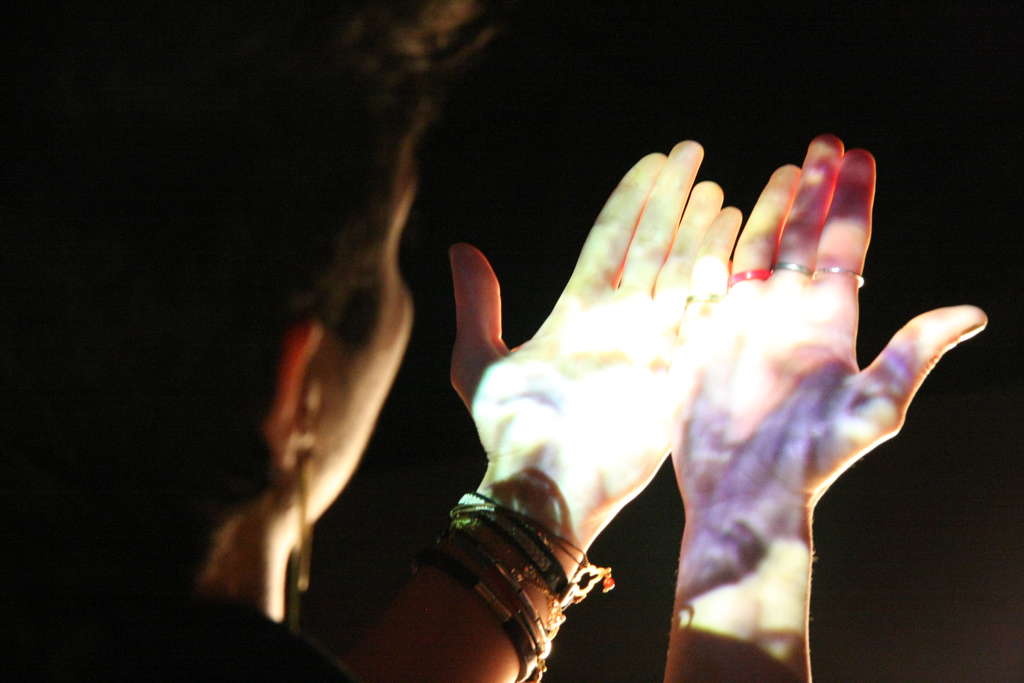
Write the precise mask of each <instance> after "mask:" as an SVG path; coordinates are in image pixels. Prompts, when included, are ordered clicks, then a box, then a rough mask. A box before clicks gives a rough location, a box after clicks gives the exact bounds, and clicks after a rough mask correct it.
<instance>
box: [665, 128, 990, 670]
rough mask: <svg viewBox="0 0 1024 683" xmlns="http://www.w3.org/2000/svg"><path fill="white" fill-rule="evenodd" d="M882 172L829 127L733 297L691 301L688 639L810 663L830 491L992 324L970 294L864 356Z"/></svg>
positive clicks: (685, 444) (686, 390)
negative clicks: (865, 359) (956, 354)
mask: <svg viewBox="0 0 1024 683" xmlns="http://www.w3.org/2000/svg"><path fill="white" fill-rule="evenodd" d="M874 185H875V165H874V159H873V158H872V157H871V155H870V154H868V153H867V152H865V151H863V150H852V151H850V152H847V153H845V154H844V152H843V145H842V143H841V142H840V141H839V140H837V139H836V138H834V137H830V136H822V137H819V138H817V139H816V140H815V141H814V142H813V143H812V144H811V146H810V149H809V151H808V154H807V158H806V160H805V162H804V166H803V170H802V172H801V171H800V170H799V169H796V168H795V167H791V166H790V167H784V168H781V169H779V170H778V171H777V172H776V173H775V174H774V175H773V176H772V179H771V181H770V182H769V184H768V186H767V188H766V189H765V191H764V193H763V194H762V196H761V198H760V200H759V201H758V204H757V206H756V208H755V209H754V211H753V213H752V214H751V218H750V221H749V222H748V224H747V226H746V228H745V229H744V232H743V235H742V237H741V238H740V240H739V243H738V244H737V246H736V252H735V257H734V263H733V266H732V272H733V273H734V276H733V279H734V281H735V284H734V285H733V286H732V288H731V289H730V290H729V291H728V295H727V296H724V298H722V299H721V300H720V301H719V302H717V303H704V304H700V303H695V304H691V305H690V306H689V307H688V310H687V313H686V316H685V317H684V321H683V324H682V326H681V330H680V338H679V342H680V343H679V346H678V348H677V352H676V359H675V362H674V364H673V368H672V377H673V383H674V387H675V388H676V390H678V391H679V395H678V396H677V397H676V400H677V401H678V405H679V409H678V413H677V415H676V417H675V422H674V426H673V430H672V434H673V437H672V439H673V443H672V453H673V460H674V464H675V468H676V474H677V478H678V480H679V486H680V490H681V492H682V495H683V499H684V502H685V505H686V517H687V519H686V531H685V533H684V538H683V547H682V554H681V560H680V567H679V583H678V590H677V608H678V614H679V619H680V621H679V624H678V625H679V627H680V629H682V630H677V631H674V633H673V639H674V643H673V649H675V650H677V651H678V649H679V648H678V647H677V646H678V643H677V642H675V641H677V640H678V641H679V642H682V641H684V640H686V638H685V637H684V634H685V633H686V632H687V631H688V630H692V629H704V630H706V631H709V632H711V633H716V634H719V635H724V636H729V637H732V638H735V639H738V640H743V641H747V642H750V643H751V644H753V645H755V646H756V647H759V648H760V649H761V650H763V651H764V652H766V653H768V654H769V655H771V656H772V657H774V658H776V659H778V660H780V661H782V662H785V663H786V664H788V665H789V666H790V668H791V670H792V671H793V672H795V674H796V675H797V676H798V678H805V677H806V676H807V662H806V654H805V650H806V642H805V638H806V605H807V591H808V583H807V577H808V574H809V562H810V548H811V544H810V513H811V511H812V509H813V506H814V504H815V502H816V501H817V500H818V499H819V498H820V496H821V495H822V494H823V493H824V491H825V489H826V488H827V487H828V485H829V484H830V483H831V482H832V481H834V480H835V479H836V478H837V477H838V476H839V475H840V474H841V473H842V472H843V471H844V470H845V469H846V468H847V467H849V466H850V465H851V464H852V463H853V462H854V461H856V460H857V459H858V458H859V457H861V456H862V455H864V453H866V452H867V451H869V450H870V449H871V448H872V447H874V446H875V445H876V444H878V443H879V442H881V441H883V440H885V439H887V438H890V437H891V436H893V435H894V434H895V433H896V432H897V431H898V430H899V428H900V426H901V425H902V423H903V419H904V415H905V413H906V410H907V407H908V405H909V403H910V401H911V399H912V398H913V396H914V393H915V392H916V391H917V389H918V387H919V386H920V385H921V382H922V381H923V380H924V378H925V376H926V375H927V374H928V372H929V370H930V369H931V368H932V367H933V366H934V364H935V363H936V362H937V360H938V359H939V357H940V356H941V355H942V354H943V353H944V352H945V351H946V350H948V349H949V348H951V347H952V346H954V345H955V344H956V343H957V342H958V341H960V340H962V339H965V338H967V337H968V336H970V335H971V334H973V333H975V332H977V331H979V330H980V329H981V328H982V327H984V324H985V315H984V313H982V312H981V311H980V310H978V309H977V308H974V307H971V306H958V307H954V308H943V309H939V310H935V311H931V312H929V313H925V314H923V315H921V316H918V317H917V318H915V319H914V320H912V321H911V322H910V323H908V324H907V325H906V326H905V327H904V328H903V329H902V330H900V331H899V332H898V333H897V334H896V336H895V337H894V338H893V339H892V341H891V342H890V343H889V345H888V346H887V347H886V348H885V350H884V351H883V352H882V353H881V355H879V357H878V358H877V359H876V360H875V361H874V362H873V363H871V365H869V366H868V367H867V368H865V369H864V370H859V366H858V364H857V359H856V355H855V346H856V345H855V340H856V332H857V318H858V308H857V290H858V285H859V281H860V278H859V274H860V273H861V271H862V267H863V264H864V256H865V252H866V250H867V246H868V240H869V237H870V232H871V208H872V202H873V198H874ZM708 259H709V261H708V263H706V264H704V265H703V267H702V268H701V269H700V272H702V273H709V274H710V275H708V276H707V278H708V279H707V280H706V281H704V282H701V283H698V284H699V286H700V287H701V288H702V289H704V290H707V291H709V292H716V291H717V293H718V294H722V295H724V294H725V291H726V280H725V273H726V270H725V264H726V263H727V259H728V247H725V248H720V249H718V250H717V251H714V250H712V252H709V253H708ZM716 263H717V265H716ZM709 264H710V265H709ZM699 265H700V264H699ZM773 266H774V269H775V270H774V273H772V274H771V275H770V277H767V276H768V273H769V271H770V270H771V269H772V268H773ZM748 276H749V277H748ZM695 277H696V274H695ZM745 277H746V278H747V279H744V278H745ZM674 659H675V660H676V665H681V664H680V662H682V661H687V662H690V663H691V664H692V662H693V661H695V660H696V659H699V657H696V656H695V655H693V653H692V652H691V653H690V655H689V656H682V655H678V656H676V657H674ZM672 660H673V657H670V667H669V669H670V673H669V675H668V676H667V680H690V678H688V677H687V676H683V675H678V676H676V675H673V674H672V670H673V669H672V667H673V665H672ZM678 671H682V669H677V672H678ZM758 675H761V676H762V678H761V679H759V678H758V677H757V676H758ZM758 675H752V676H751V678H750V680H762V679H763V675H764V672H761V673H760V674H758ZM691 677H693V678H694V679H695V680H696V679H699V678H700V676H699V675H697V674H693V676H691ZM737 680H743V678H742V677H741V678H740V679H737Z"/></svg>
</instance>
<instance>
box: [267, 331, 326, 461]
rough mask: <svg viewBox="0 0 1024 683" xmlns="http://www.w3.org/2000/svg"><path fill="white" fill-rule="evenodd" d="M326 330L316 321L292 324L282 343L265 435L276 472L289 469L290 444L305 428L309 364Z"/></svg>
mask: <svg viewBox="0 0 1024 683" xmlns="http://www.w3.org/2000/svg"><path fill="white" fill-rule="evenodd" d="M323 338H324V327H323V325H322V324H321V323H319V322H317V321H314V320H307V321H303V322H300V323H296V324H294V325H292V326H291V327H290V328H289V329H288V332H287V333H285V336H284V341H283V342H282V344H281V358H280V360H279V361H278V364H277V389H276V391H275V392H274V401H273V403H272V404H271V408H270V412H269V413H267V417H266V419H265V420H264V421H263V436H264V438H265V439H266V440H267V445H268V446H269V447H270V452H271V454H272V458H273V468H274V470H275V471H278V472H279V471H282V470H286V469H289V466H290V464H289V463H288V462H286V459H287V457H288V455H289V451H290V449H289V442H290V440H291V438H292V436H293V435H295V434H297V433H299V432H301V431H302V430H303V429H304V428H305V427H304V420H303V418H304V415H303V405H304V402H303V400H302V399H303V391H304V389H305V387H306V380H307V375H308V371H309V368H310V361H311V360H312V359H313V357H314V356H315V355H316V352H317V350H318V349H319V348H320V342H321V341H322V340H323Z"/></svg>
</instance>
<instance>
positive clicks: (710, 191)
mask: <svg viewBox="0 0 1024 683" xmlns="http://www.w3.org/2000/svg"><path fill="white" fill-rule="evenodd" d="M695 197H696V198H699V199H700V200H701V201H707V202H708V203H717V204H718V205H721V204H722V201H723V200H724V199H725V191H724V190H722V186H721V185H719V184H718V183H716V182H715V181H713V180H702V181H701V182H699V183H697V184H696V185H694V186H693V190H691V191H690V198H691V201H692V199H693V198H695Z"/></svg>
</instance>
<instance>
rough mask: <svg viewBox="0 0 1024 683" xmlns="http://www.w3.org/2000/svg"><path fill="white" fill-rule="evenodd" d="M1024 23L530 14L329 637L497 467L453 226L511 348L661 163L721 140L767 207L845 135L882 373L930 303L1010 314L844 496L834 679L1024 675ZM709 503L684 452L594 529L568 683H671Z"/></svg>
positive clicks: (326, 618)
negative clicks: (460, 296)
mask: <svg viewBox="0 0 1024 683" xmlns="http://www.w3.org/2000/svg"><path fill="white" fill-rule="evenodd" d="M658 7H660V5H659V6H658ZM1022 28H1024V4H1022V3H1020V2H1005V3H994V2H971V3H966V2H964V3H935V4H931V5H929V6H928V8H927V9H922V8H921V7H915V8H910V7H893V6H889V5H882V4H878V5H875V6H870V5H868V4H866V3H865V4H860V5H858V6H856V7H852V6H849V5H843V6H840V5H832V4H826V3H819V4H818V5H815V6H802V7H791V8H789V9H787V8H782V7H779V6H776V5H765V6H762V7H756V6H753V5H748V6H742V7H740V6H735V7H728V6H725V5H720V4H719V5H712V4H704V5H697V4H691V3H672V4H671V7H667V6H666V7H665V8H656V7H655V6H654V5H652V4H647V3H629V4H627V3H614V4H612V3H608V4H604V3H601V4H598V3H593V2H582V3H580V2H575V3H558V2H551V3H544V4H542V3H526V4H524V5H523V6H522V7H521V8H520V10H519V12H518V13H517V14H515V15H514V16H513V19H512V21H511V22H510V24H509V25H508V27H507V30H506V31H505V32H504V34H503V35H502V36H501V37H500V39H499V40H498V41H497V42H496V44H495V45H493V46H492V49H491V50H490V51H489V52H488V54H487V55H486V57H485V58H484V59H483V60H482V62H481V63H480V64H479V65H478V66H477V67H476V68H474V69H473V70H472V72H471V73H470V74H469V76H468V77H467V78H466V79H464V81H463V82H462V84H461V85H460V86H459V87H458V88H456V89H455V91H454V92H453V94H452V97H451V98H450V101H449V103H448V106H447V108H446V110H445V115H444V117H443V119H442V121H441V123H440V125H439V127H438V128H437V129H436V130H435V131H434V133H433V134H432V135H431V137H430V138H429V140H428V142H427V144H426V146H425V148H424V153H423V163H422V168H421V175H422V184H421V191H420V194H419V198H418V201H417V204H416V208H415V210H414V213H413V216H412V219H411V221H410V225H409V228H408V230H407V234H406V238H405V242H404V246H403V255H402V262H403V270H404V273H405V276H406V278H407V280H408V282H409V285H410V287H411V289H412V291H413V294H414V296H415V299H416V312H417V313H416V314H417V319H416V325H415V328H414V331H413V336H412V340H411V343H410V346H409V352H408V354H407V356H406V359H405V363H404V365H403V367H402V371H401V373H400V375H399V377H398V379H397V382H396V384H395V388H394V391H393V392H392V395H391V397H390V398H389V401H388V404H387V406H386V408H385V410H384V413H383V415H382V416H381V419H380V422H379V424H378V427H377V432H376V435H375V437H374V439H373V442H372V444H371V445H370V448H369V451H368V453H367V455H366V459H365V462H364V464H363V466H362V469H361V470H360V472H359V473H358V474H357V476H356V477H355V479H354V480H353V482H352V484H351V487H350V489H349V490H348V491H346V492H345V493H344V494H343V495H342V497H341V499H340V501H339V503H338V504H336V505H335V506H334V507H333V508H332V509H331V510H330V511H329V512H328V513H327V514H326V516H325V517H324V518H323V520H322V521H321V522H320V524H319V525H318V526H317V534H316V540H315V545H314V564H313V585H312V589H311V591H310V593H309V594H308V595H307V597H306V600H305V602H304V626H305V628H306V630H307V631H308V632H309V633H311V634H312V635H313V636H315V637H316V638H318V639H319V640H320V641H321V642H322V643H323V644H324V645H325V646H326V647H327V648H328V649H329V650H331V651H333V652H336V653H342V652H344V650H345V648H346V647H347V646H348V645H349V644H350V643H351V641H352V639H353V638H354V637H356V636H357V634H358V633H359V632H360V630H361V629H363V628H365V626H366V625H367V624H368V623H369V621H371V620H372V619H373V618H374V616H375V615H377V614H379V612H380V611H381V610H382V609H383V606H384V605H385V604H386V603H387V601H388V600H389V599H390V597H392V596H393V595H394V593H395V592H396V591H397V590H398V588H399V587H400V586H401V584H402V583H403V581H404V580H405V578H406V577H407V576H408V566H409V562H410V560H411V558H412V556H413V555H414V554H415V553H416V551H418V550H419V549H420V548H422V547H425V546H426V545H428V544H429V543H430V542H431V541H432V540H433V538H434V537H435V535H436V534H437V533H438V532H439V531H441V530H442V529H443V528H444V526H445V523H446V522H445V520H446V514H447V510H448V509H449V508H450V507H451V506H452V505H453V504H454V503H455V502H456V500H457V498H458V497H459V495H460V494H461V493H463V492H464V491H467V490H472V489H474V488H475V487H476V485H477V483H478V482H479V479H480V477H481V476H482V475H483V472H484V467H485V460H484V455H483V453H482V450H481V448H480V446H479V444H478V442H477V439H476V434H475V430H474V427H473V424H472V421H471V420H470V418H469V416H468V414H467V413H466V412H465V409H464V408H463V407H462V405H461V403H460V402H459V399H458V397H457V396H456V395H455V393H454V391H452V390H451V388H450V386H449V383H448V358H449V353H450V349H451V344H452V341H453V339H454V328H455V316H454V302H453V297H452V294H451V284H450V275H449V272H448V262H447V253H446V250H447V247H448V246H449V245H450V244H451V243H453V242H456V241H461V240H464V241H469V242H471V243H473V244H475V245H477V246H479V247H480V248H481V249H482V250H483V251H484V253H485V254H487V255H488V256H489V257H490V259H491V261H492V264H493V265H494V268H495V271H496V272H497V274H498V277H499V279H500V280H501V282H502V285H503V305H504V316H505V322H504V329H505V339H506V341H507V342H508V344H509V345H510V346H513V345H516V344H519V343H522V342H523V341H525V340H526V339H528V338H529V337H530V336H531V335H532V333H533V332H534V331H535V330H536V328H537V327H538V326H539V325H540V323H541V322H542V321H543V320H544V318H545V317H546V315H547V313H548V311H550V309H551V307H552V305H553V304H554V302H555V300H556V298H557V296H558V294H559V292H560V290H561V288H562V286H564V284H565V281H566V279H567V278H568V276H569V273H570V272H571V270H572V266H573V264H574V263H575V259H576V257H577V255H578V251H579V248H580V246H581V245H582V243H583V239H584V237H585V236H586V233H587V231H588V229H589V227H590V225H591V223H592V221H593V218H594V217H595V216H596V215H597V212H598V211H599V210H600V208H601V205H602V203H603V201H604V199H605V198H606V197H607V195H608V193H609V192H610V191H611V190H612V188H613V187H614V185H615V183H616V181H617V180H618V178H619V177H620V176H621V175H622V174H623V173H624V172H625V171H626V170H627V169H628V168H629V167H630V166H631V165H632V163H633V162H635V161H636V160H637V159H639V158H640V157H641V156H643V155H644V154H646V153H648V152H651V151H662V152H668V150H669V149H670V148H671V147H672V145H673V144H674V143H676V142H678V141H680V140H683V139H687V138H689V139H694V140H697V141H699V142H701V143H702V144H703V145H704V147H705V150H706V157H705V162H704V165H703V167H702V169H701V174H700V178H705V179H714V180H716V181H717V182H719V183H720V184H721V185H722V186H723V188H725V193H726V202H727V203H729V204H733V205H735V206H737V207H739V208H740V209H741V210H743V212H744V214H748V213H749V211H750V209H751V208H752V206H753V204H754V201H755V200H756V198H757V195H758V193H759V192H760V189H761V188H762V187H763V185H764V183H765V182H766V180H767V178H768V177H769V175H770V173H771V171H772V170H773V169H774V168H776V167H777V166H780V165H782V164H784V163H796V164H799V163H800V162H801V161H802V159H803V155H804V152H805V150H806V147H807V144H808V143H809V142H810V140H811V139H812V138H813V137H814V136H815V135H817V134H819V133H824V132H829V133H834V134H836V135H838V136H839V137H840V138H842V139H843V140H844V141H845V143H846V145H847V148H852V147H864V148H866V149H868V150H870V151H871V152H872V153H873V154H874V155H875V158H876V159H877V161H878V173H879V176H878V190H877V198H876V204H875V221H874V235H873V241H872V245H871V251H870V253H869V256H868V262H867V267H866V273H865V275H866V277H867V285H866V286H865V287H864V289H863V290H862V292H861V306H862V316H861V330H860V338H859V341H858V347H859V356H860V360H861V364H862V365H866V364H867V363H868V362H870V360H871V359H872V358H873V357H874V356H875V355H876V354H877V353H878V351H879V350H880V349H881V348H882V347H883V346H884V344H885V343H886V341H887V340H888V338H889V337H890V336H891V335H892V334H893V333H894V332H895V331H896V330H897V329H898V328H899V327H900V326H901V325H902V324H903V323H904V322H906V321H907V320H909V319H910V318H911V317H913V316H914V315H916V314H918V313H920V312H923V311H925V310H928V309H931V308H935V307H939V306H944V305H951V304H960V303H973V304H976V305H979V306H981V307H982V308H984V309H985V310H986V311H987V312H988V314H989V317H990V324H989V327H988V330H987V331H985V332H984V333H983V334H982V335H981V336H979V337H978V338H976V339H974V340H971V341H970V342H969V343H967V344H965V345H964V346H963V347H962V348H958V349H956V350H955V351H953V352H952V353H951V354H950V355H949V356H948V357H947V358H946V359H945V360H943V361H942V363H941V364H940V365H939V366H938V367H937V368H936V370H935V371H934V372H933V373H932V376H931V377H930V378H929V380H928V381H927V383H926V384H925V387H924V389H923V390H922V391H921V393H920V395H919V396H918V398H917V400H916V401H915V404H914V406H913V407H912V408H911V411H910V413H909V416H908V419H907V424H906V427H905V428H904V430H903V433H902V434H901V436H900V437H899V438H898V439H896V440H895V441H891V442H888V443H886V444H884V445H882V446H881V447H879V448H878V449H877V450H876V451H875V452H874V453H872V454H871V455H869V456H868V457H867V458H866V459H865V460H864V461H862V462H861V463H859V464H858V465H857V466H855V467H854V468H852V469H851V470H850V471H849V472H847V473H846V474H844V475H843V477H842V478H841V479H840V480H839V482H838V483H837V484H835V485H834V486H833V487H832V490H830V491H829V493H828V494H827V495H826V496H825V498H824V500H823V502H822V503H821V504H820V505H819V506H818V509H817V513H816V519H815V527H814V530H815V544H816V554H817V557H818V559H817V561H816V563H815V565H814V582H813V598H812V604H811V619H812V621H811V648H812V652H813V657H812V659H813V669H814V674H815V680H817V681H824V682H826V683H830V682H833V681H835V682H843V681H872V680H885V681H893V682H898V681H908V682H909V681H914V682H922V681H934V682H940V681H942V682H944V681H965V682H966V681H971V682H974V681H1015V682H1018V683H1020V682H1021V681H1024V457H1022V455H1024V453H1022V445H1021V444H1022V442H1024V363H1022V358H1021V353H1020V351H1019V349H1018V339H1019V336H1020V332H1021V330H1022V321H1021V311H1022V309H1024V268H1022V261H1024V248H1022V247H1024V240H1022V237H1021V233H1022V228H1024V225H1022V222H1024V221H1022V215H1024V212H1022V209H1024V206H1022V204H1024V183H1022V165H1024V164H1022V162H1024V153H1022V144H1024V135H1022V131H1024V128H1022V125H1021V115H1022V113H1024V112H1022V109H1024V107H1022V104H1024V59H1022V54H1024V30H1022ZM683 521H684V520H683V513H682V504H681V502H680V501H679V495H678V492H677V490H676V487H675V482H674V479H673V476H672V472H671V467H670V466H669V467H667V468H665V469H663V470H662V472H661V473H660V474H659V476H658V477H657V479H656V480H655V481H654V483H653V484H652V485H651V486H650V488H649V489H648V490H647V491H646V492H644V493H643V494H642V495H641V496H640V497H639V498H638V499H637V500H636V501H635V502H634V503H633V504H632V505H631V506H630V507H629V508H627V509H626V511H624V512H623V513H622V514H621V515H620V516H619V518H618V519H616V521H615V522H614V523H613V524H612V525H611V527H609V529H608V530H607V531H606V532H605V534H604V535H603V536H602V537H601V538H600V539H599V540H598V542H597V543H596V544H595V546H594V547H593V549H592V551H591V557H592V558H593V559H594V561H595V562H597V563H598V564H607V565H611V566H613V567H614V568H615V576H616V579H617V581H618V587H617V588H616V590H615V591H614V592H612V593H609V594H607V595H603V596H602V595H595V596H592V597H591V598H590V599H589V600H587V602H585V603H583V604H582V605H579V606H577V607H574V608H573V609H572V610H571V611H570V612H569V615H568V616H569V621H568V623H567V625H566V627H565V628H564V629H563V630H562V634H561V635H560V636H559V638H558V640H557V641H556V643H555V649H554V654H553V655H552V658H551V660H550V671H549V673H548V674H547V675H546V676H545V680H546V681H550V682H551V683H559V682H562V681H608V682H611V681H616V682H618V681H621V682H625V681H638V680H660V676H661V670H662V667H663V662H664V653H665V649H666V646H667V640H668V625H669V618H670V611H671V605H672V597H673V588H674V581H675V576H674V573H675V568H676V563H677V554H678V543H679V538H680V536H681V532H682V527H683Z"/></svg>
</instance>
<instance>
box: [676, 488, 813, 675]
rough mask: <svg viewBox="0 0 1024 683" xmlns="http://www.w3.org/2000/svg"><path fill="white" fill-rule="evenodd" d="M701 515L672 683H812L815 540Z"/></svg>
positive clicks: (686, 576)
mask: <svg viewBox="0 0 1024 683" xmlns="http://www.w3.org/2000/svg"><path fill="white" fill-rule="evenodd" d="M774 517H775V518H776V520H778V519H779V518H782V519H790V520H796V519H800V520H803V521H804V523H802V524H799V525H798V526H797V527H796V528H795V529H790V530H788V531H786V532H784V533H773V532H768V533H766V532H765V531H764V527H761V528H756V527H754V526H753V525H750V526H748V525H746V524H744V523H743V522H742V521H741V520H740V521H738V520H737V519H735V518H732V519H730V520H729V521H728V522H725V523H723V521H722V520H721V519H715V520H712V519H708V518H707V516H706V515H697V514H693V515H691V516H690V517H689V518H688V519H687V527H686V531H685V533H684V535H683V543H682V549H681V553H680V566H679V579H678V583H677V586H676V601H675V606H674V612H673V618H672V631H671V637H670V644H669V655H668V665H667V668H666V672H665V681H666V683H669V682H671V683H679V682H687V683H693V682H697V681H700V682H705V681H715V682H716V683H717V682H719V681H721V682H723V683H724V682H726V681H728V682H730V683H744V682H746V681H750V682H751V683H754V682H757V683H764V682H765V681H776V680H777V681H787V682H790V681H792V682H798V681H807V680H809V678H810V675H809V664H808V658H807V653H808V649H807V604H808V596H809V590H810V561H811V548H812V545H811V536H810V526H809V524H808V523H807V516H806V511H805V509H803V508H802V507H798V508H796V509H793V508H788V509H786V510H785V513H784V514H783V513H779V514H777V515H775V516H774Z"/></svg>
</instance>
